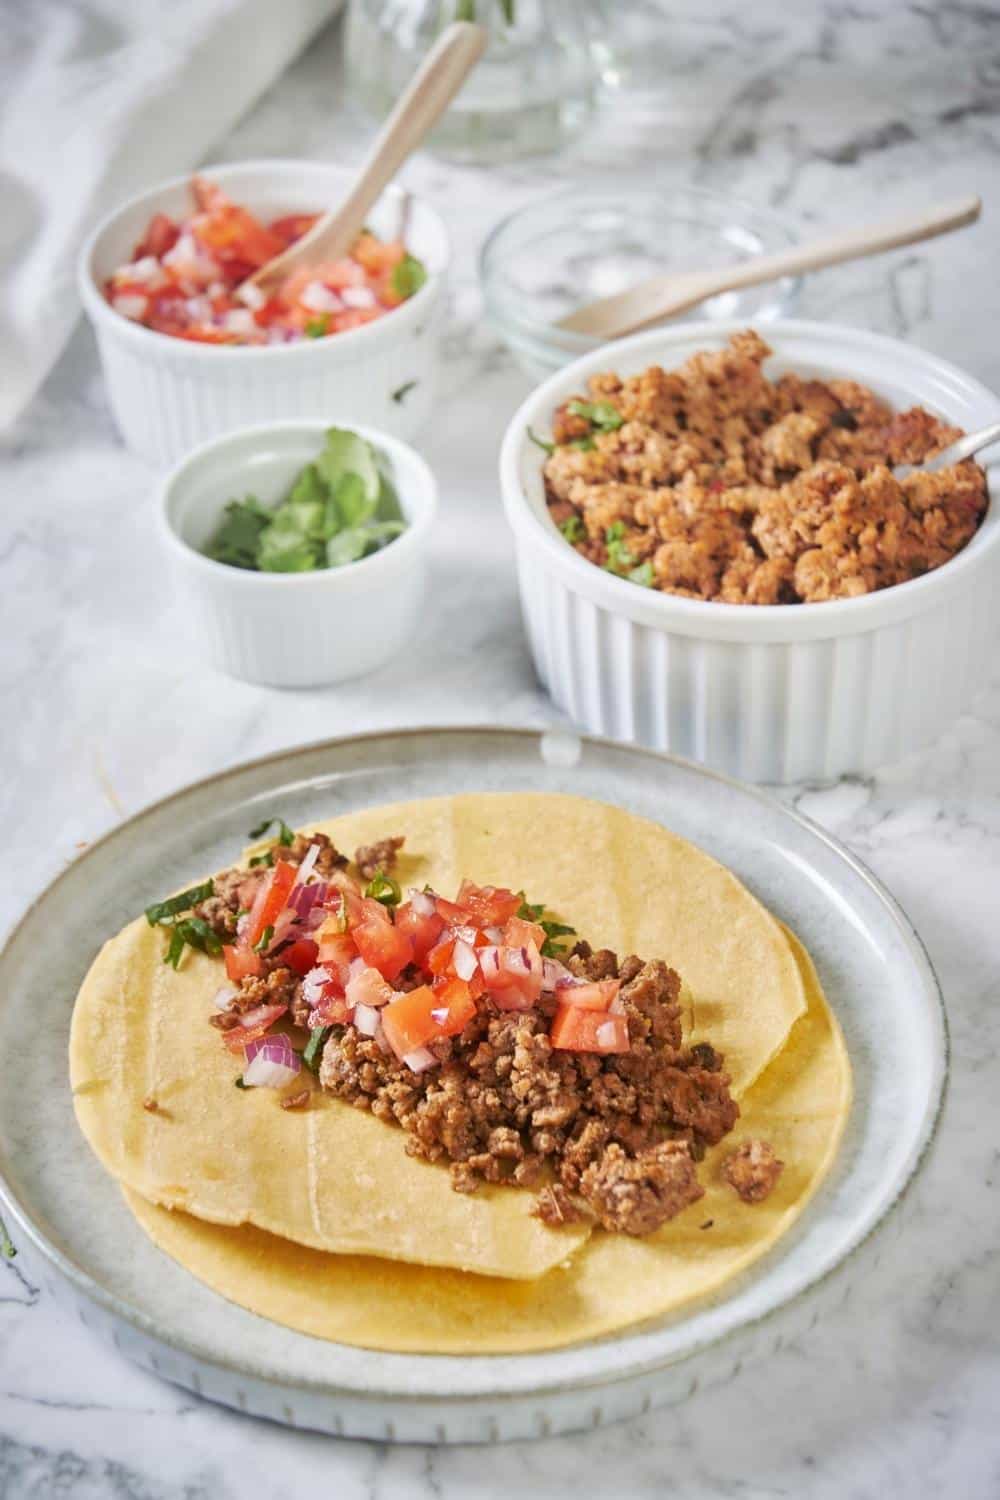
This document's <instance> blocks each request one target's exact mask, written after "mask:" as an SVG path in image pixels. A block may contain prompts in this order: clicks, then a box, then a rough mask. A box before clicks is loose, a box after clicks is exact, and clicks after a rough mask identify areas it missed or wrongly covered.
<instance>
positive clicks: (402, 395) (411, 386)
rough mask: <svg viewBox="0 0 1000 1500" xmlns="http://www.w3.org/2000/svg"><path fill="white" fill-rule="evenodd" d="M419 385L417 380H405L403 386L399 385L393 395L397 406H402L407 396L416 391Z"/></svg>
mask: <svg viewBox="0 0 1000 1500" xmlns="http://www.w3.org/2000/svg"><path fill="white" fill-rule="evenodd" d="M418 384H419V382H418V381H416V380H404V381H403V384H402V385H398V386H397V387H396V389H395V390H394V391H393V393H392V399H393V401H395V403H396V405H397V406H402V404H403V402H404V401H405V400H406V398H407V396H408V395H409V394H410V392H411V391H412V390H415V389H416V387H417V385H418Z"/></svg>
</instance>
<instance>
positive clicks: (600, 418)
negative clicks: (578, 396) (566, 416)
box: [566, 401, 625, 432]
mask: <svg viewBox="0 0 1000 1500" xmlns="http://www.w3.org/2000/svg"><path fill="white" fill-rule="evenodd" d="M566 410H567V411H568V412H569V413H570V414H571V415H572V416H574V417H582V418H583V419H584V421H585V422H589V423H590V424H591V426H592V427H597V428H599V429H600V431H601V432H617V430H618V428H619V427H621V426H623V425H624V422H625V418H624V417H623V416H622V414H621V412H620V411H619V410H618V408H617V407H615V406H612V405H611V402H610V401H571V402H570V403H569V405H568V406H567V408H566Z"/></svg>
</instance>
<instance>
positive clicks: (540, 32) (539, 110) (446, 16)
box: [346, 0, 616, 162]
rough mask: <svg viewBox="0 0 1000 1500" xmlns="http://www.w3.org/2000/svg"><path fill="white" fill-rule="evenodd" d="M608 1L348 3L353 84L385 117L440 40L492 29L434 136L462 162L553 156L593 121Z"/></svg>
mask: <svg viewBox="0 0 1000 1500" xmlns="http://www.w3.org/2000/svg"><path fill="white" fill-rule="evenodd" d="M611 10H612V6H611V4H610V0H351V4H350V8H349V10H348V15H347V41H346V58H347V77H348V79H349V82H350V86H351V88H352V90H353V92H354V94H355V97H356V98H357V99H358V100H359V102H360V103H361V104H362V106H363V107H364V108H365V109H366V110H368V111H369V112H370V113H371V114H374V115H375V116H376V117H378V118H381V117H382V116H384V115H385V114H386V113H387V112H388V110H389V109H390V108H391V106H392V104H393V103H394V102H395V100H396V99H397V98H398V96H399V94H400V93H401V92H402V90H403V88H404V87H405V85H406V84H407V83H408V82H409V80H410V78H411V77H412V75H413V73H414V71H415V69H416V67H417V65H418V63H419V62H420V59H421V58H422V57H423V55H424V53H425V52H426V51H427V49H428V48H429V47H430V45H431V43H432V42H433V41H434V38H435V37H436V36H437V35H438V33H439V32H440V31H441V30H442V29H443V27H445V26H447V25H448V23H449V22H451V21H454V20H476V21H478V22H480V23H481V24H482V25H484V26H486V27H487V28H488V30H489V33H490V40H489V44H488V46H487V49H486V52H485V54H484V55H483V57H482V59H481V60H480V61H479V63H477V65H476V67H475V68H474V69H473V71H472V73H471V74H470V76H469V77H468V78H467V79H466V81H465V84H464V85H463V87H462V91H461V93H460V94H459V96H458V98H457V99H456V100H455V102H454V103H453V104H452V106H451V108H450V109H449V111H448V113H447V114H446V115H445V117H444V119H443V120H442V121H441V122H440V124H439V125H438V126H437V127H436V128H435V130H434V131H433V133H432V134H431V136H430V138H429V144H430V146H431V148H432V149H435V150H437V151H439V152H440V153H441V154H442V155H444V156H448V157H450V158H452V159H453V160H456V161H465V162H495V161H510V160H513V159H514V158H516V157H520V156H529V155H534V154H537V153H539V152H546V151H553V150H556V149H557V148H558V147H560V146H563V145H565V144H567V143H568V142H569V141H571V140H573V139H574V138H575V137H576V136H577V135H578V134H579V133H580V132H581V131H582V130H583V129H584V127H585V126H586V125H587V123H588V121H589V120H590V119H591V117H592V115H593V113H594V111H595V109H596V107H597V102H598V95H599V91H600V88H601V84H602V80H603V79H604V78H605V76H607V77H609V78H610V77H612V76H613V75H614V73H615V69H616V60H615V58H614V56H613V53H612V49H611V42H610V38H611V36H612V17H611Z"/></svg>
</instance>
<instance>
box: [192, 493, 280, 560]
mask: <svg viewBox="0 0 1000 1500" xmlns="http://www.w3.org/2000/svg"><path fill="white" fill-rule="evenodd" d="M270 520H271V512H270V511H269V510H266V509H265V507H264V506H263V505H261V504H260V502H259V501H258V500H256V499H255V498H254V497H253V495H248V496H247V498H246V499H245V500H230V502H229V504H228V505H227V506H226V508H225V510H224V511H223V513H222V520H221V521H220V522H219V525H218V527H217V528H216V530H215V533H214V535H213V536H212V538H211V540H210V541H209V543H208V546H207V547H206V548H205V556H206V557H210V558H211V559H212V560H213V562H220V563H226V564H227V565H228V566H229V567H230V568H256V566H257V548H258V545H259V543H260V537H261V533H262V532H263V531H264V529H265V528H266V527H267V526H268V525H269V523H270Z"/></svg>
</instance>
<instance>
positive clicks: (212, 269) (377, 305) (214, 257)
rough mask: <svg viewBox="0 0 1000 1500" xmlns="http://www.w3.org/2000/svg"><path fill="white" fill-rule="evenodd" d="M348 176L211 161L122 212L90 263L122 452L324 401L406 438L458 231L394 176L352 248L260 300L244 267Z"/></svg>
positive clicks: (86, 287)
mask: <svg viewBox="0 0 1000 1500" xmlns="http://www.w3.org/2000/svg"><path fill="white" fill-rule="evenodd" d="M353 178H354V172H353V170H352V169H350V168H345V167H339V166H330V165H327V164H325V163H320V162H302V161H262V162H246V163H238V164H234V165H228V166H219V167H207V168H205V169H204V170H203V171H201V172H199V173H198V174H197V175H196V176H194V177H193V178H192V177H184V178H176V179H174V180H173V181H172V182H169V183H164V184H162V185H160V186H159V187H157V188H153V189H151V190H150V191H148V192H146V193H144V194H141V195H140V196H139V197H137V198H134V199H132V200H131V202H129V203H127V204H125V205H124V206H123V207H121V208H119V209H117V210H115V211H114V212H113V213H112V214H111V215H109V217H108V218H107V219H105V220H104V222H103V223H102V224H100V225H99V226H98V227H97V229H96V230H95V231H94V233H93V234H92V235H91V237H90V239H89V240H88V242H87V244H86V245H85V246H84V249H83V251H82V254H81V258H80V266H79V281H80V291H81V297H82V299H83V303H84V307H85V309H86V312H87V314H88V317H89V318H90V321H91V323H92V325H93V327H94V330H95V333H96V336H97V340H98V346H99V349H100V353H101V360H102V365H103V369H104V374H105V379H106V381H107V385H108V393H109V398H110V402H111V407H112V411H113V413H114V416H115V418H116V421H117V423H118V426H119V428H120V430H121V433H122V436H123V438H124V440H125V442H126V444H127V446H128V447H130V448H131V449H133V451H135V452H137V453H138V454H140V455H141V456H142V457H146V458H150V459H153V460H155V461H158V462H174V461H176V459H177V458H178V457H180V456H181V455H182V454H183V453H185V452H186V451H188V450H189V449H190V448H191V447H193V446H194V445H196V444H198V443H200V442H204V441H206V440H207V439H209V438H212V437H215V436H218V435H220V434H222V433H224V432H227V431H231V430H233V429H235V428H237V427H241V426H245V425H246V424H248V423H254V422H261V421H272V420H280V419H281V418H285V417H309V416H317V417H321V416H323V415H325V414H326V413H328V412H329V411H331V410H334V411H337V412H338V413H341V414H342V415H343V416H344V418H345V419H346V420H347V421H355V422H365V423H368V424H369V425H373V426H378V427H379V428H380V429H381V430H384V431H388V432H390V433H394V434H396V435H398V436H402V437H410V436H412V435H413V434H414V433H415V432H416V431H417V430H418V429H419V427H420V425H421V424H422V422H423V421H424V420H426V418H427V416H428V414H429V412H430V410H431V407H432V405H433V400H434V386H435V381H436V375H437V367H438V345H439V335H440V329H441V321H442V319H441V314H442V311H443V299H442V295H441V294H442V290H443V284H444V277H445V272H446V268H447V264H448V256H449V252H448V241H447V235H446V233H445V230H444V227H443V225H442V224H441V221H440V220H439V219H438V217H437V215H436V214H435V213H434V212H433V210H431V209H430V208H429V207H428V206H427V205H426V204H425V203H423V202H422V201H420V200H419V199H416V198H413V197H411V196H410V195H408V194H405V193H403V192H402V191H401V190H400V189H398V188H396V187H390V188H389V189H387V191H386V192H385V193H384V194H383V196H382V198H381V199H380V200H379V201H378V203H377V204H376V205H375V207H374V209H373V211H372V213H371V215H370V218H369V222H368V223H367V224H366V225H365V228H364V230H363V231H362V233H361V235H359V237H358V239H357V241H356V242H355V243H354V245H352V246H351V248H350V250H349V252H348V253H347V254H346V255H344V256H342V257H340V258H338V259H337V260H333V261H329V260H328V261H325V262H323V261H320V262H319V263H317V264H316V265H315V266H310V267H308V268H307V269H302V270H298V271H295V272H293V273H291V274H290V275H289V276H288V277H286V278H285V280H284V282H282V283H281V284H280V285H279V286H278V287H277V288H276V289H275V290H274V292H273V293H272V294H270V295H265V294H264V293H262V292H261V291H259V290H258V289H257V288H256V287H255V286H251V285H248V284H247V278H248V277H250V276H251V275H252V274H253V272H254V271H255V270H256V269H258V267H259V266H261V265H264V264H265V263H266V262H267V261H269V260H271V259H272V258H273V257H274V256H275V255H277V254H280V252H281V251H282V250H283V249H284V248H286V246H288V245H290V244H292V243H294V241H295V240H296V239H298V238H299V237H300V236H301V235H302V234H304V233H306V232H307V231H308V229H309V228H310V227H311V225H312V223H313V222H314V221H315V218H316V216H317V215H318V214H319V213H321V212H323V211H325V210H326V209H327V208H328V207H330V206H331V205H334V204H336V203H337V201H338V200H339V198H340V197H342V196H343V194H344V193H345V192H346V191H347V189H348V188H349V186H350V185H351V182H352V181H353Z"/></svg>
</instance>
